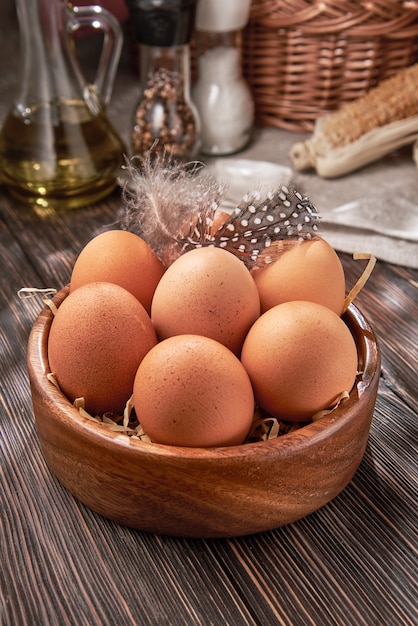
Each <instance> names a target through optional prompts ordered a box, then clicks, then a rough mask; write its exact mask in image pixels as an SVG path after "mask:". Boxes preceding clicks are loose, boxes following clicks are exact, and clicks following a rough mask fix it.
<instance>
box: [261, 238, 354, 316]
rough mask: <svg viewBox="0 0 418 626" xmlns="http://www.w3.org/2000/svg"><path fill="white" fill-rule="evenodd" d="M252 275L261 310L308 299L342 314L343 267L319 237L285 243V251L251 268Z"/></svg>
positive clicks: (325, 242)
mask: <svg viewBox="0 0 418 626" xmlns="http://www.w3.org/2000/svg"><path fill="white" fill-rule="evenodd" d="M274 245H278V246H280V245H281V244H280V242H279V243H276V244H274ZM252 275H253V278H254V281H255V283H256V285H257V288H258V291H259V294H260V304H261V312H262V313H264V312H265V311H267V309H270V308H271V307H273V306H276V304H281V303H283V302H289V301H291V300H309V301H311V302H317V303H318V304H323V305H324V306H327V307H329V308H330V309H331V310H332V311H334V312H335V313H337V314H338V315H340V314H341V311H342V309H343V305H344V299H345V276H344V270H343V267H342V265H341V261H340V259H339V257H338V255H337V253H336V252H335V250H334V249H333V248H332V246H330V244H329V243H328V242H327V241H326V240H325V239H322V238H321V237H315V239H313V240H311V241H294V242H291V241H289V242H286V247H285V251H284V252H283V253H282V254H281V255H280V256H279V257H278V259H277V260H275V261H273V263H271V264H270V265H267V266H266V267H264V268H262V269H255V270H253V272H252Z"/></svg>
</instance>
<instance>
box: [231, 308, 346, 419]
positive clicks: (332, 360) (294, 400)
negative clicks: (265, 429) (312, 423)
mask: <svg viewBox="0 0 418 626" xmlns="http://www.w3.org/2000/svg"><path fill="white" fill-rule="evenodd" d="M241 361H242V363H243V365H244V367H245V369H246V370H247V372H248V374H249V376H250V379H251V382H252V385H253V389H254V395H255V399H256V402H257V403H258V404H259V405H260V406H261V407H262V408H263V409H264V410H265V411H267V413H269V414H270V415H273V416H274V417H277V418H281V419H283V420H287V421H291V422H303V421H308V420H309V419H310V418H311V417H312V416H313V415H314V414H315V413H317V412H318V411H320V410H323V409H327V408H328V407H331V406H332V405H333V404H334V403H335V402H336V401H337V399H338V398H339V397H340V395H341V394H342V393H343V392H344V391H347V392H350V390H351V388H352V386H353V384H354V381H355V378H356V373H357V349H356V344H355V342H354V339H353V336H352V335H351V333H350V331H349V329H348V327H347V326H346V325H345V323H344V321H343V320H342V319H341V317H339V316H338V315H337V314H336V313H334V312H333V311H331V309H329V308H328V307H325V306H324V305H322V304H317V303H315V302H306V301H292V302H285V303H284V304H279V305H277V306H275V307H273V308H271V309H269V310H268V311H267V312H266V313H263V314H262V315H261V316H260V317H259V318H258V320H257V321H256V322H255V323H254V324H253V326H252V327H251V329H250V331H249V332H248V334H247V337H246V339H245V342H244V345H243V348H242V354H241Z"/></svg>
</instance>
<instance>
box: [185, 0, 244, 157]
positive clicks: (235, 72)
mask: <svg viewBox="0 0 418 626" xmlns="http://www.w3.org/2000/svg"><path fill="white" fill-rule="evenodd" d="M250 5H251V0H228V2H225V0H199V4H198V7H197V13H196V32H195V39H196V49H197V68H198V78H197V81H196V83H195V85H194V87H193V92H192V95H193V100H194V102H195V104H196V106H197V109H198V112H199V117H200V122H201V151H202V153H203V154H206V155H208V156H221V155H228V154H232V153H234V152H238V151H239V150H241V149H242V148H244V147H245V146H246V145H247V144H248V142H249V141H250V139H251V136H252V130H253V120H254V101H253V98H252V94H251V91H250V89H249V86H248V84H247V82H246V81H245V79H244V77H243V74H242V64H241V60H242V59H241V52H242V29H243V28H244V26H245V25H246V24H247V22H248V18H249V12H250Z"/></svg>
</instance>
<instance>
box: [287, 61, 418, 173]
mask: <svg viewBox="0 0 418 626" xmlns="http://www.w3.org/2000/svg"><path fill="white" fill-rule="evenodd" d="M417 139H418V64H416V65H412V66H411V67H408V68H406V69H404V70H401V71H400V72H399V73H398V74H396V75H395V76H392V77H391V78H388V79H386V80H384V81H382V82H381V83H380V84H379V85H378V86H377V87H374V88H373V89H371V90H370V91H369V92H368V93H367V94H366V95H364V96H362V97H360V98H358V99H357V100H354V101H353V102H350V103H348V104H345V105H344V106H343V107H341V109H340V110H339V111H335V112H333V113H330V114H328V115H325V116H323V117H321V118H319V119H318V120H317V122H316V125H315V129H314V132H313V134H312V137H311V138H310V139H308V140H307V141H305V142H303V143H296V144H295V145H294V146H293V147H292V149H291V152H290V157H291V159H292V162H293V165H294V167H295V168H296V169H297V170H307V169H311V168H314V169H315V170H316V172H317V174H319V176H322V177H323V178H334V177H337V176H341V175H343V174H347V173H348V172H351V171H353V170H356V169H358V168H360V167H362V166H364V165H366V164H368V163H371V162H372V161H376V160H377V159H379V158H381V157H382V156H384V155H385V154H388V153H389V152H391V151H392V150H395V149H397V148H400V147H401V146H404V145H408V144H412V143H413V142H414V141H415V140H417Z"/></svg>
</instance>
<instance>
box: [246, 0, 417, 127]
mask: <svg viewBox="0 0 418 626" xmlns="http://www.w3.org/2000/svg"><path fill="white" fill-rule="evenodd" d="M416 62H418V0H409V1H401V0H349V1H346V0H311V1H309V0H253V2H252V7H251V16H250V21H249V24H248V26H247V28H246V29H245V32H244V36H243V65H244V73H245V76H246V78H247V80H248V82H249V85H250V87H251V90H252V93H253V96H254V100H255V105H256V122H257V124H258V125H260V126H276V127H280V128H285V129H288V130H295V131H311V130H312V129H313V127H314V123H315V120H316V119H317V117H319V116H320V115H323V114H324V113H326V112H329V111H332V110H335V109H337V108H339V107H340V106H341V105H342V104H344V103H345V102H349V101H351V100H353V99H355V98H357V97H359V96H362V95H364V94H365V93H366V92H367V91H369V89H370V88H371V87H374V86H375V85H377V84H378V83H379V82H380V81H381V80H383V79H384V78H387V77H389V76H391V75H393V74H394V73H396V72H397V71H398V70H400V69H402V68H404V67H407V66H409V65H412V64H413V63H416Z"/></svg>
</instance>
